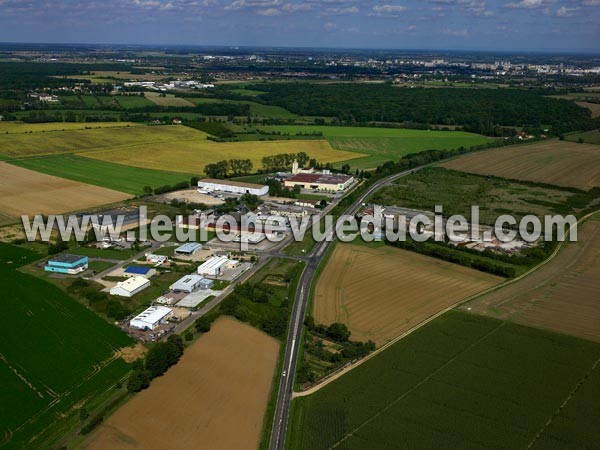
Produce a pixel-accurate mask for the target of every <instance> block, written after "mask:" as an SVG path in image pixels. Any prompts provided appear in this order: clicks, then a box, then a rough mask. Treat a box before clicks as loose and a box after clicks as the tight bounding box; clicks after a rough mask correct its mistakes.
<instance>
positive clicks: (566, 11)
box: [556, 6, 579, 17]
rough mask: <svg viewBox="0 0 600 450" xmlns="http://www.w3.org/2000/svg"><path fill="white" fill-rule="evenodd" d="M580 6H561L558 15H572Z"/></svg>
mask: <svg viewBox="0 0 600 450" xmlns="http://www.w3.org/2000/svg"><path fill="white" fill-rule="evenodd" d="M578 9H579V7H575V8H567V7H566V6H561V7H560V8H558V9H557V10H556V15H557V16H558V17H570V16H572V15H573V13H574V12H575V11H577V10H578Z"/></svg>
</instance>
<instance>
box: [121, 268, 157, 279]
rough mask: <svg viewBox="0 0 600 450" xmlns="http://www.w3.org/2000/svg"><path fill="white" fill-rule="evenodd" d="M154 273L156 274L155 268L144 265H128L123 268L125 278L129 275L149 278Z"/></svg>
mask: <svg viewBox="0 0 600 450" xmlns="http://www.w3.org/2000/svg"><path fill="white" fill-rule="evenodd" d="M154 275H156V269H153V268H152V267H144V266H129V267H128V268H127V269H125V276H126V277H127V278H131V277H137V276H140V277H144V278H150V277H153V276H154Z"/></svg>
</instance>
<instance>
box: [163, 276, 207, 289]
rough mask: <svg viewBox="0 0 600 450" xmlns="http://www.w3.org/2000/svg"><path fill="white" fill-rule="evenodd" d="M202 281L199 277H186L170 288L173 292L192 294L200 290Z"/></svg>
mask: <svg viewBox="0 0 600 450" xmlns="http://www.w3.org/2000/svg"><path fill="white" fill-rule="evenodd" d="M202 280H203V278H202V277H201V276H200V275H195V274H191V275H186V276H184V277H182V278H180V279H179V280H177V281H176V282H175V283H173V284H172V285H171V286H170V288H171V289H172V290H174V291H182V292H194V291H195V290H197V289H200V285H201V282H202Z"/></svg>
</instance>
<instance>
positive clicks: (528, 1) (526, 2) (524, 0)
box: [505, 0, 544, 9]
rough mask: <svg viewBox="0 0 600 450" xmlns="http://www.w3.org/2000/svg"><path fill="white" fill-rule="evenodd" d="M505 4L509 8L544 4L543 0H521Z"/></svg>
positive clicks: (534, 7)
mask: <svg viewBox="0 0 600 450" xmlns="http://www.w3.org/2000/svg"><path fill="white" fill-rule="evenodd" d="M505 6H506V7H507V8H511V9H536V8H541V7H542V6H544V0H521V1H520V2H513V3H507V4H506V5H505Z"/></svg>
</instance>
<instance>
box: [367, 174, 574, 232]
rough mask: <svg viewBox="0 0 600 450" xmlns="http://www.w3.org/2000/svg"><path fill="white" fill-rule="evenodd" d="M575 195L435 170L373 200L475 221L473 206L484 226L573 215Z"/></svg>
mask: <svg viewBox="0 0 600 450" xmlns="http://www.w3.org/2000/svg"><path fill="white" fill-rule="evenodd" d="M573 195H574V194H573V193H572V192H570V191H568V190H564V189H561V188H559V187H556V188H551V187H541V186H539V187H538V186H530V185H527V184H525V183H520V182H518V181H509V180H503V179H500V178H488V177H485V176H481V175H472V174H468V173H465V172H457V171H454V170H448V169H443V168H441V167H431V168H426V169H423V170H420V171H418V172H417V173H414V174H412V175H409V176H407V177H404V178H401V179H399V180H398V181H396V182H395V183H394V184H392V185H390V186H386V187H384V188H383V189H381V190H380V191H379V192H377V193H376V194H375V195H373V197H372V198H371V200H372V201H373V202H374V203H377V204H379V205H398V206H404V207H408V208H416V209H422V210H426V211H433V210H434V208H435V206H436V205H441V206H442V207H443V214H444V215H445V216H450V215H453V214H460V215H463V216H465V217H466V218H467V219H469V218H470V217H471V206H472V205H478V206H479V214H480V220H481V223H486V224H491V225H493V224H494V222H495V220H496V218H497V217H498V216H500V215H502V214H512V215H513V216H514V217H515V218H516V219H517V220H519V219H520V218H521V217H523V216H525V215H527V214H535V215H537V216H538V217H540V216H543V215H545V214H550V213H562V214H564V213H571V212H572V210H571V206H570V203H569V199H570V198H571V197H573Z"/></svg>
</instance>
